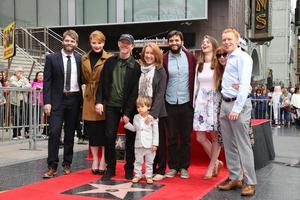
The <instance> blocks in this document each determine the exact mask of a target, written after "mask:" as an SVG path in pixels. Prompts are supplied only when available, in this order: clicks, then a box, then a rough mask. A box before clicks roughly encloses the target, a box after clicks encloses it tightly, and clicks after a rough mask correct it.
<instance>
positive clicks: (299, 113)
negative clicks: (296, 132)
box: [291, 87, 300, 129]
mask: <svg viewBox="0 0 300 200" xmlns="http://www.w3.org/2000/svg"><path fill="white" fill-rule="evenodd" d="M291 106H293V109H294V110H295V112H294V114H293V118H294V120H295V126H296V128H297V129H299V128H300V89H299V87H296V88H295V92H294V94H293V96H292V99H291Z"/></svg>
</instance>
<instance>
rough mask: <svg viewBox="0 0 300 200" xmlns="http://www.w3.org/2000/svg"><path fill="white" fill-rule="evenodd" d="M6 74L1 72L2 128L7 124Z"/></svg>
mask: <svg viewBox="0 0 300 200" xmlns="http://www.w3.org/2000/svg"><path fill="white" fill-rule="evenodd" d="M3 73H4V72H3V71H1V72H0V126H3V125H4V124H5V113H6V112H5V103H6V94H5V90H4V87H6V86H7V81H6V80H5V78H4V74H3Z"/></svg>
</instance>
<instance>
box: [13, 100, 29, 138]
mask: <svg viewBox="0 0 300 200" xmlns="http://www.w3.org/2000/svg"><path fill="white" fill-rule="evenodd" d="M28 113H29V112H28V104H26V103H24V102H23V101H20V106H17V105H11V114H12V116H13V125H14V126H16V128H13V137H17V136H21V130H22V127H24V126H25V135H26V134H28V132H29V125H28V124H29V114H28Z"/></svg>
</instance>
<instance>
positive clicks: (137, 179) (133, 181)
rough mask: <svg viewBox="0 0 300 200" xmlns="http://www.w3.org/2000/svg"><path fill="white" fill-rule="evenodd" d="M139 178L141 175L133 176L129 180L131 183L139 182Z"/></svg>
mask: <svg viewBox="0 0 300 200" xmlns="http://www.w3.org/2000/svg"><path fill="white" fill-rule="evenodd" d="M140 180H141V177H138V176H135V177H133V179H132V180H131V182H132V183H138V182H140Z"/></svg>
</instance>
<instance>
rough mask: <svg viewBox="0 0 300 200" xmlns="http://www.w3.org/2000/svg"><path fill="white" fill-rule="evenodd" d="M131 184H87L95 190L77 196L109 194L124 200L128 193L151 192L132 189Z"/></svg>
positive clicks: (143, 189) (142, 189) (144, 189)
mask: <svg viewBox="0 0 300 200" xmlns="http://www.w3.org/2000/svg"><path fill="white" fill-rule="evenodd" d="M132 184H133V183H130V182H129V183H122V184H118V185H103V184H89V185H91V186H93V187H95V188H96V189H92V190H87V191H84V192H79V193H78V194H86V193H110V194H112V195H114V196H116V197H118V198H120V199H124V197H125V196H126V194H127V193H128V192H140V191H153V190H152V189H146V188H133V187H132Z"/></svg>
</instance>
